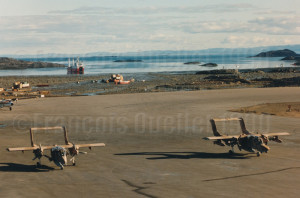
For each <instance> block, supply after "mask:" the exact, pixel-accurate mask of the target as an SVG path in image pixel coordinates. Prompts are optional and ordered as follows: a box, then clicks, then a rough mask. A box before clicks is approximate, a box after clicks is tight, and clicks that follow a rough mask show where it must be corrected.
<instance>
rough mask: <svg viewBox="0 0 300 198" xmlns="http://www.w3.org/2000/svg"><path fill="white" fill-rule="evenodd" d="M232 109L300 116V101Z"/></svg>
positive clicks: (233, 110)
mask: <svg viewBox="0 0 300 198" xmlns="http://www.w3.org/2000/svg"><path fill="white" fill-rule="evenodd" d="M230 111H232V112H238V113H255V114H259V115H261V114H266V115H276V116H284V117H296V118H300V102H284V103H265V104H259V105H254V106H249V107H241V108H238V109H232V110H230Z"/></svg>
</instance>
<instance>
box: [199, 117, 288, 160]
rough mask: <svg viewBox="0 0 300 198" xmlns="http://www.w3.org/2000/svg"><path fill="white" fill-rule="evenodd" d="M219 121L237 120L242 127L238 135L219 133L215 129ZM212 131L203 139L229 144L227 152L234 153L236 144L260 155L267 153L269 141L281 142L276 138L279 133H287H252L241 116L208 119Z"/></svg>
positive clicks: (220, 144)
mask: <svg viewBox="0 0 300 198" xmlns="http://www.w3.org/2000/svg"><path fill="white" fill-rule="evenodd" d="M220 121H239V122H240V126H241V129H242V134H240V135H221V134H220V133H219V131H218V130H217V126H216V122H220ZM210 123H211V126H212V131H213V134H214V135H215V136H213V137H205V138H203V139H205V140H213V141H214V144H217V145H219V146H225V145H227V146H231V150H230V151H229V153H234V150H233V148H234V146H235V145H237V147H238V148H239V150H240V151H241V150H245V151H248V152H252V153H255V152H256V154H257V156H260V155H261V153H267V152H268V151H269V150H270V147H268V146H267V144H268V142H269V141H275V142H278V143H281V142H282V141H281V140H280V139H279V138H278V136H281V135H289V133H286V132H282V133H265V134H254V133H251V132H249V131H248V130H247V129H246V126H245V123H244V120H243V118H228V119H211V120H210Z"/></svg>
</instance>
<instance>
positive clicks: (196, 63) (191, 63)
mask: <svg viewBox="0 0 300 198" xmlns="http://www.w3.org/2000/svg"><path fill="white" fill-rule="evenodd" d="M184 64H185V65H198V64H200V62H198V61H193V62H186V63H184Z"/></svg>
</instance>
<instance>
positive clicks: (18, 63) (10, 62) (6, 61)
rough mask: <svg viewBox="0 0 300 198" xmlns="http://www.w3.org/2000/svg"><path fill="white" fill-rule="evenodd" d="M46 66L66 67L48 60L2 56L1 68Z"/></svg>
mask: <svg viewBox="0 0 300 198" xmlns="http://www.w3.org/2000/svg"><path fill="white" fill-rule="evenodd" d="M46 67H65V65H62V64H57V63H47V62H31V61H23V60H17V59H13V58H6V57H0V69H28V68H46Z"/></svg>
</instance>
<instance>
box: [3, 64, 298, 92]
mask: <svg viewBox="0 0 300 198" xmlns="http://www.w3.org/2000/svg"><path fill="white" fill-rule="evenodd" d="M123 76H124V80H130V79H135V81H134V82H132V83H130V84H128V85H116V84H115V83H103V82H105V81H106V80H107V79H109V78H110V74H93V75H90V74H89V75H48V76H43V75H41V76H1V77H0V87H1V88H6V89H10V88H11V86H12V84H13V83H14V82H15V81H20V82H29V83H30V86H31V87H30V89H28V90H25V91H23V90H22V89H20V90H18V91H14V92H13V90H12V92H13V93H11V92H9V93H8V96H9V95H14V97H17V98H21V95H23V96H24V95H26V94H29V93H31V92H39V93H46V92H47V93H48V94H46V97H57V96H90V95H106V94H124V93H147V92H171V91H195V90H207V89H229V88H263V87H290V86H293V87H298V86H299V85H300V67H286V68H278V67H275V68H261V69H240V70H235V69H219V70H206V71H198V72H191V71H184V72H182V71H179V72H173V71H171V72H147V73H146V72H140V73H139V72H136V73H124V74H123ZM39 85H45V86H43V87H40V86H39ZM0 94H1V93H0ZM37 95H39V94H37ZM2 96H3V93H2ZM4 98H6V97H4ZM8 98H9V97H8Z"/></svg>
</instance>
